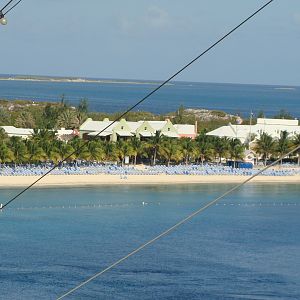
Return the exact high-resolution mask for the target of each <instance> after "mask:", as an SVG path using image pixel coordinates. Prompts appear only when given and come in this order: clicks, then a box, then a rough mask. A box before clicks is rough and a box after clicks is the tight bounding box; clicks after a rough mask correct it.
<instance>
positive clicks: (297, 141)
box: [292, 133, 300, 166]
mask: <svg viewBox="0 0 300 300" xmlns="http://www.w3.org/2000/svg"><path fill="white" fill-rule="evenodd" d="M292 143H293V146H294V147H300V133H298V134H296V135H295V136H294V138H293V140H292ZM296 153H297V155H298V166H300V149H298V150H297V152H296Z"/></svg>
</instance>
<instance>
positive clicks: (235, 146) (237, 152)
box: [229, 139, 245, 167]
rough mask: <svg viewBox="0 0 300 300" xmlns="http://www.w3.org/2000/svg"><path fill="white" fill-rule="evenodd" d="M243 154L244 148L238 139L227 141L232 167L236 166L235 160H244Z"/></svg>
mask: <svg viewBox="0 0 300 300" xmlns="http://www.w3.org/2000/svg"><path fill="white" fill-rule="evenodd" d="M244 153H245V147H244V146H243V145H242V143H241V141H240V140H239V139H231V140H230V141H229V154H230V159H232V160H233V161H234V167H235V166H236V160H239V159H243V158H244Z"/></svg>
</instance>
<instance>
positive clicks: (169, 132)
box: [162, 131, 179, 138]
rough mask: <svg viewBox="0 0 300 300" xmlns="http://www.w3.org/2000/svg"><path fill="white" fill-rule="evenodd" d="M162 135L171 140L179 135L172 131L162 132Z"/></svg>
mask: <svg viewBox="0 0 300 300" xmlns="http://www.w3.org/2000/svg"><path fill="white" fill-rule="evenodd" d="M162 135H164V136H166V137H171V138H178V137H179V135H178V134H177V133H175V132H172V131H164V132H162Z"/></svg>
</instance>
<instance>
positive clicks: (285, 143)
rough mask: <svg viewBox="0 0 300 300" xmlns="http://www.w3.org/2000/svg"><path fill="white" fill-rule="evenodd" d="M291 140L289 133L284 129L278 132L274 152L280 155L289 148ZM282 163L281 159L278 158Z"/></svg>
mask: <svg viewBox="0 0 300 300" xmlns="http://www.w3.org/2000/svg"><path fill="white" fill-rule="evenodd" d="M290 146H291V141H290V139H289V133H288V132H287V131H286V130H284V131H282V132H281V133H280V138H279V139H278V141H277V145H276V152H277V153H278V154H279V156H280V157H282V156H283V155H284V154H285V153H287V152H288V151H289V149H290ZM280 163H281V165H282V159H281V160H280Z"/></svg>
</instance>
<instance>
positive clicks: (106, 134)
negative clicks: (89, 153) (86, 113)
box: [88, 131, 112, 136]
mask: <svg viewBox="0 0 300 300" xmlns="http://www.w3.org/2000/svg"><path fill="white" fill-rule="evenodd" d="M111 134H112V131H103V132H101V133H99V131H98V132H96V131H94V132H91V133H89V134H88V135H89V136H96V135H97V136H108V135H111Z"/></svg>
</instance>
